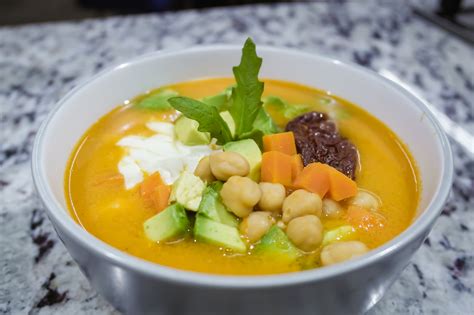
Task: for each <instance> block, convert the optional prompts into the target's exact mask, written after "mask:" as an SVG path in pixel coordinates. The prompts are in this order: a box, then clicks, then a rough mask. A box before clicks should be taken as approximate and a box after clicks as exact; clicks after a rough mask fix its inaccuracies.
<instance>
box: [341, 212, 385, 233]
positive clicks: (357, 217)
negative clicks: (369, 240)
mask: <svg viewBox="0 0 474 315" xmlns="http://www.w3.org/2000/svg"><path fill="white" fill-rule="evenodd" d="M346 219H347V221H348V222H349V223H350V224H351V225H352V226H354V227H355V228H359V229H363V230H366V231H369V230H371V229H374V228H381V227H383V226H384V225H385V223H386V219H385V217H384V216H382V215H381V214H379V213H376V212H374V211H369V210H367V209H365V208H362V207H359V206H349V208H348V209H347V212H346Z"/></svg>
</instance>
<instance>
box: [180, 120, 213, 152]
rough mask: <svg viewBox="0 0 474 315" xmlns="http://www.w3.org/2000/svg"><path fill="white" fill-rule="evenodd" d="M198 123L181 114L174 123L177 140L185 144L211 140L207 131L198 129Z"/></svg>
mask: <svg viewBox="0 0 474 315" xmlns="http://www.w3.org/2000/svg"><path fill="white" fill-rule="evenodd" d="M198 127H199V123H198V122H197V121H195V120H193V119H189V118H188V117H185V116H181V117H179V118H178V119H177V120H176V122H175V123H174V131H175V134H176V137H177V138H178V140H179V141H181V142H182V143H184V144H185V145H200V144H208V143H209V142H211V136H210V135H209V133H208V132H201V131H198Z"/></svg>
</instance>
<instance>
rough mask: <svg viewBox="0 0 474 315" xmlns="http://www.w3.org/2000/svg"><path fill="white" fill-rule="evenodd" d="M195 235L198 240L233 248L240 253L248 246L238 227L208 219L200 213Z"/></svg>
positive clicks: (195, 225) (195, 226) (195, 224)
mask: <svg viewBox="0 0 474 315" xmlns="http://www.w3.org/2000/svg"><path fill="white" fill-rule="evenodd" d="M194 237H195V238H196V240H198V241H201V242H205V243H209V244H213V245H216V246H221V247H224V248H228V249H232V250H234V251H236V252H240V253H243V252H245V251H246V250H247V246H246V245H245V242H244V241H243V240H242V239H241V238H240V233H239V230H237V228H235V227H232V226H229V225H226V224H223V223H219V222H216V221H214V220H211V219H208V218H206V217H205V216H204V215H202V214H199V213H198V215H197V216H196V222H195V223H194Z"/></svg>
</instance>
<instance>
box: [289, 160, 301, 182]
mask: <svg viewBox="0 0 474 315" xmlns="http://www.w3.org/2000/svg"><path fill="white" fill-rule="evenodd" d="M303 167H304V166H303V159H302V158H301V155H299V154H295V155H293V156H292V157H291V180H292V181H294V180H295V179H296V178H297V177H298V175H300V173H301V172H302V171H303Z"/></svg>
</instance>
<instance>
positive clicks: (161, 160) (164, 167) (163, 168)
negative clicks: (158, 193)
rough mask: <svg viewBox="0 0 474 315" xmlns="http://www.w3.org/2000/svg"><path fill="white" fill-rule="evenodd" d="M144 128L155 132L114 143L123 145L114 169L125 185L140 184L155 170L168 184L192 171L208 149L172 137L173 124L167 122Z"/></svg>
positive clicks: (130, 186) (209, 151) (129, 186)
mask: <svg viewBox="0 0 474 315" xmlns="http://www.w3.org/2000/svg"><path fill="white" fill-rule="evenodd" d="M146 126H147V128H148V129H150V130H152V131H154V132H156V134H154V135H152V136H150V137H143V136H135V135H131V136H126V137H123V138H122V139H120V140H119V141H118V142H117V145H118V146H120V147H123V148H124V153H125V154H124V156H123V157H122V159H121V160H120V161H119V163H118V170H119V172H120V174H122V175H123V177H124V179H125V188H126V189H131V188H133V187H135V186H136V185H137V184H139V183H141V182H142V181H143V178H144V174H152V173H155V172H159V173H160V175H161V178H162V179H163V181H164V182H165V183H166V184H167V185H171V184H173V183H174V181H175V180H176V179H177V178H178V176H179V174H180V173H181V172H182V171H188V172H191V173H193V172H194V170H195V169H196V166H197V164H198V163H199V160H200V159H201V158H203V157H204V156H206V155H209V154H210V153H211V152H212V149H211V148H210V146H209V145H195V146H187V145H184V144H183V143H181V142H180V141H179V140H178V139H176V137H175V131H174V125H173V124H172V123H167V122H149V123H147V124H146Z"/></svg>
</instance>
